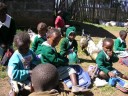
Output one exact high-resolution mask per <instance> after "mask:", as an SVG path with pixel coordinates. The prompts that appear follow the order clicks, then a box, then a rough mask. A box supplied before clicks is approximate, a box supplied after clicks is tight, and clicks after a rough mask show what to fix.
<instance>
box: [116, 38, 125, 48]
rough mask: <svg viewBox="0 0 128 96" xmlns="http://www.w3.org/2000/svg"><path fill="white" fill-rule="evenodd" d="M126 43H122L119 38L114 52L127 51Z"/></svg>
mask: <svg viewBox="0 0 128 96" xmlns="http://www.w3.org/2000/svg"><path fill="white" fill-rule="evenodd" d="M125 48H126V43H125V42H121V40H120V39H119V38H117V39H115V41H114V51H125Z"/></svg>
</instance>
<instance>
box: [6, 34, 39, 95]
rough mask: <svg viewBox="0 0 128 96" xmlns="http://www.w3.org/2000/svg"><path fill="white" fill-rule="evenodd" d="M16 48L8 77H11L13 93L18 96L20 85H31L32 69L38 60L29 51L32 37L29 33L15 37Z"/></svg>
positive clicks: (9, 64) (9, 65)
mask: <svg viewBox="0 0 128 96" xmlns="http://www.w3.org/2000/svg"><path fill="white" fill-rule="evenodd" d="M14 46H15V47H16V48H17V50H16V51H15V52H14V54H13V55H12V57H11V58H10V60H9V63H8V76H9V77H10V84H11V87H12V92H10V93H11V94H12V93H13V94H14V96H16V95H17V94H18V92H19V90H20V89H18V85H17V84H18V83H20V84H22V86H21V88H24V86H23V85H29V83H30V74H31V69H32V68H33V67H34V66H36V65H37V64H38V63H40V62H39V61H38V58H36V55H35V54H34V53H33V51H31V50H30V49H29V47H30V37H29V35H28V34H27V32H19V33H17V34H16V35H15V37H14Z"/></svg>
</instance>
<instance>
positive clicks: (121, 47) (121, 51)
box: [114, 30, 128, 66]
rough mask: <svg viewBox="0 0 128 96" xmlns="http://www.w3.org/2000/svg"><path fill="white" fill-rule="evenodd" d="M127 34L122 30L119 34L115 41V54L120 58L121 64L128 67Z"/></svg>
mask: <svg viewBox="0 0 128 96" xmlns="http://www.w3.org/2000/svg"><path fill="white" fill-rule="evenodd" d="M126 37H127V32H126V31H125V30H121V31H120V32H119V37H118V38H117V39H115V41H114V52H115V53H116V54H117V55H118V57H119V62H120V63H121V64H125V65H126V66H128V48H127V45H126V41H125V39H126Z"/></svg>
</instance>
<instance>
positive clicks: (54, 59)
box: [41, 28, 87, 93]
mask: <svg viewBox="0 0 128 96" xmlns="http://www.w3.org/2000/svg"><path fill="white" fill-rule="evenodd" d="M60 39H61V33H60V31H59V30H57V29H54V28H52V29H50V30H49V31H48V33H47V41H45V42H44V43H43V44H42V45H43V46H42V54H41V56H42V58H41V61H42V63H43V64H45V63H50V64H53V65H54V66H56V67H57V70H58V73H59V79H60V80H63V79H65V78H67V77H70V79H71V82H72V85H73V86H72V92H73V93H77V92H85V91H87V90H86V89H84V88H82V87H79V86H78V81H77V76H76V71H75V70H74V69H73V68H71V67H69V66H68V59H67V58H66V57H63V56H61V55H60V54H59V53H57V51H56V49H55V47H56V46H57V45H58V43H59V41H60Z"/></svg>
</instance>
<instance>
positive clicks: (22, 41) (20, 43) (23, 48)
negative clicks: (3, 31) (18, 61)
mask: <svg viewBox="0 0 128 96" xmlns="http://www.w3.org/2000/svg"><path fill="white" fill-rule="evenodd" d="M14 46H15V47H16V48H17V49H18V51H19V52H20V53H21V54H26V53H27V52H28V51H29V47H30V36H29V35H28V33H27V32H26V31H24V32H18V33H17V34H16V35H15V37H14Z"/></svg>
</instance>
